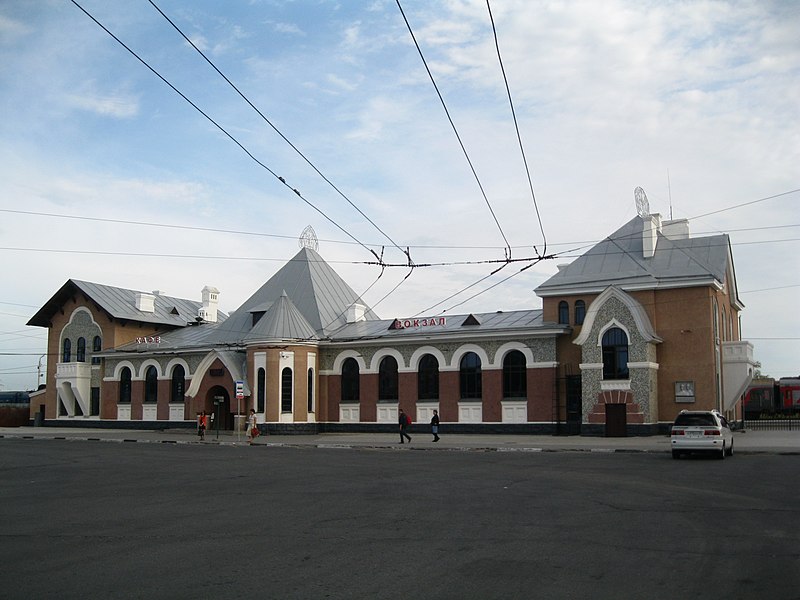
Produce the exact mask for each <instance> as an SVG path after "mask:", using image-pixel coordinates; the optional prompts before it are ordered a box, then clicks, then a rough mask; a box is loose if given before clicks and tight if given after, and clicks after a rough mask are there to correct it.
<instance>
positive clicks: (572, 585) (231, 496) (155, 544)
mask: <svg viewBox="0 0 800 600" xmlns="http://www.w3.org/2000/svg"><path fill="white" fill-rule="evenodd" d="M799 468H800V457H797V456H778V455H747V456H745V455H737V456H734V457H733V458H732V459H729V460H725V461H717V460H713V459H712V460H708V459H703V458H690V459H685V460H681V461H674V460H672V459H671V457H670V455H669V453H663V454H662V453H643V454H626V453H622V454H620V453H616V454H603V453H507V452H503V453H498V452H458V451H452V452H396V451H392V450H370V449H337V448H331V449H326V448H276V447H248V446H217V445H214V446H203V445H169V444H157V445H156V444H136V443H122V442H121V443H118V444H110V443H101V442H89V441H56V440H19V439H17V440H12V439H5V440H0V507H2V512H3V515H2V521H0V523H2V524H1V525H0V561H1V563H0V564H2V573H3V575H2V578H1V579H0V598H9V599H15V598H104V599H110V598H280V599H289V598H303V599H317V598H348V599H350V598H353V599H361V598H363V599H381V598H437V599H438V598H441V599H450V598H452V599H471V598H478V599H491V598H503V599H512V598H547V599H549V598H593V599H597V598H614V599H620V598H647V599H650V598H654V599H658V598H670V599H676V598H679V599H680V598H701V597H702V598H759V599H761V598H769V599H771V600H780V599H795V600H796V599H798V598H800V505H799V504H798V502H797V498H800V478H798V476H797V474H798V469H799Z"/></svg>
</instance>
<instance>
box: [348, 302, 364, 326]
mask: <svg viewBox="0 0 800 600" xmlns="http://www.w3.org/2000/svg"><path fill="white" fill-rule="evenodd" d="M366 310H367V307H366V306H364V305H363V304H351V305H350V306H348V307H347V322H348V323H358V322H359V321H366V319H365V318H364V313H365V312H366Z"/></svg>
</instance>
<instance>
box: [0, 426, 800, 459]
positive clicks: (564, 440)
mask: <svg viewBox="0 0 800 600" xmlns="http://www.w3.org/2000/svg"><path fill="white" fill-rule="evenodd" d="M2 439H34V440H75V441H103V442H141V443H163V444H204V445H214V444H217V445H246V444H247V439H246V438H245V435H244V433H238V434H237V433H234V432H231V431H221V432H219V436H217V432H216V431H213V430H211V431H208V432H206V439H205V441H203V442H201V441H200V439H199V438H198V437H197V434H196V433H195V432H194V430H187V429H167V430H162V431H153V430H132V429H76V428H71V427H70V428H66V427H65V428H59V427H0V440H2ZM398 441H399V440H398V436H397V435H395V434H388V433H326V434H321V435H266V436H264V435H262V436H259V437H258V438H257V439H256V441H255V443H254V445H256V446H267V447H270V446H278V447H290V448H291V447H316V448H371V449H392V450H439V451H442V450H446V451H473V452H609V453H610V452H664V453H667V452H669V451H670V443H669V437H667V436H648V437H626V438H605V437H585V436H552V435H468V434H454V435H447V433H446V432H443V433H442V438H441V441H439V442H437V443H433V442H432V441H431V435H430V434H429V433H423V432H416V433H414V435H413V438H412V442H411V443H406V444H402V445H401V444H399V443H398ZM734 450H735V453H742V454H748V453H769V454H790V455H800V431H752V430H746V431H737V432H735V433H734Z"/></svg>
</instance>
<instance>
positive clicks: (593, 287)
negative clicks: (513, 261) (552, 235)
mask: <svg viewBox="0 0 800 600" xmlns="http://www.w3.org/2000/svg"><path fill="white" fill-rule="evenodd" d="M643 227H644V222H643V219H642V218H641V217H639V216H637V217H634V218H633V219H632V220H630V221H629V222H628V223H626V224H625V225H623V226H622V227H621V228H620V229H618V230H617V231H615V232H614V233H612V234H611V235H610V236H608V237H607V238H606V239H604V240H602V241H600V242H598V243H597V244H595V245H594V246H593V247H592V248H591V249H589V250H588V251H587V252H585V253H584V254H583V255H581V256H580V257H578V258H577V259H575V260H574V261H573V262H572V263H570V264H569V265H567V266H565V267H562V268H561V270H560V271H559V272H558V273H556V274H555V275H553V276H552V277H551V278H550V279H548V280H547V281H545V282H544V283H543V284H541V285H540V286H539V287H537V288H536V290H535V291H536V294H537V295H538V296H540V297H545V296H556V295H564V294H576V293H582V294H585V293H599V292H601V291H602V290H604V289H605V288H607V287H608V286H609V285H615V286H618V287H620V288H622V289H625V290H634V289H653V288H657V287H690V286H696V285H714V284H716V285H721V284H722V282H724V281H725V275H726V270H727V269H728V266H729V264H728V263H729V257H730V251H729V250H730V240H729V238H728V236H727V235H726V234H720V235H712V236H703V237H695V238H687V239H670V238H668V237H666V236H665V235H663V234H662V233H660V232H659V233H658V234H657V236H658V241H657V243H656V249H655V253H654V255H653V256H652V258H644V256H643V247H642V246H643V245H642V230H643Z"/></svg>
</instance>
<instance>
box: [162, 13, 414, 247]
mask: <svg viewBox="0 0 800 600" xmlns="http://www.w3.org/2000/svg"><path fill="white" fill-rule="evenodd" d="M149 2H150V4H151V5H152V6H153V8H155V9H156V10H157V11H158V12H159V14H161V16H162V17H164V18H165V19H166V20H167V22H168V23H169V24H170V25H172V27H173V28H174V29H175V31H177V32H178V33H179V34H180V35H181V37H183V39H185V40H186V41H187V42H188V43H189V44H190V45H191V46H192V48H194V49H195V50H196V51H197V53H198V54H200V56H202V57H203V58H204V59H205V61H206V62H207V63H208V64H209V65H210V66H211V68H212V69H214V70H215V71H216V72H217V74H219V76H220V77H222V78H223V79H224V80H225V81H226V82H227V83H228V85H230V86H231V87H232V88H233V89H234V90H235V91H236V93H237V94H239V96H240V97H241V98H242V99H243V100H244V101H245V102H247V104H248V105H249V106H250V108H252V109H253V110H254V111H255V112H256V113H257V114H258V116H259V117H261V118H262V119H263V120H264V121H265V122H266V123H267V125H269V126H270V127H271V128H272V129H273V130H274V131H275V133H277V134H278V135H279V136H280V137H281V138H282V139H283V140H284V141H285V142H286V143H287V144H289V146H290V147H291V148H292V150H294V151H295V152H296V153H297V154H298V155H299V156H300V157H301V158H302V159H303V160H304V161H305V162H306V163H307V164H308V165H309V166H310V167H311V168H312V169H314V171H316V173H317V175H319V176H320V177H322V179H323V180H325V182H326V183H327V184H328V185H329V186H330V187H331V188H333V189H334V190H335V191H336V193H338V194H339V195H340V196H341V197H342V198H344V199H345V200H346V201H347V203H348V204H350V206H352V207H353V208H354V209H355V210H356V211H357V212H358V213H359V214H360V215H361V216H362V217H364V218H365V219H366V220H367V221H368V222H369V223H370V225H372V226H373V227H374V228H375V229H377V230H378V231H379V232H380V233H381V234H382V235H383V236H384V237H385V238H386V239H387V240H389V241H390V242H391V243H392V245H393V246H394V247H395V248H397V249H398V250H400V252H403V253H404V254H406V252H408V250H403V249H402V248H401V247H400V246H398V245H397V243H396V242H395V241H394V240H393V239H392V238H391V237H390V236H389V235H388V234H387V233H386V232H385V231H383V229H381V228H380V227H378V225H377V224H376V223H375V222H374V221H373V220H372V219H370V218H369V217H368V216H367V215H366V214H365V213H364V211H362V210H361V209H360V208H359V207H358V206H356V204H355V203H354V202H353V201H352V200H350V198H348V197H347V195H345V193H344V192H342V191H341V190H340V189H339V188H338V187H337V186H336V185H334V183H333V182H332V181H331V180H330V179H328V178H327V177H326V176H325V175H323V173H322V172H321V171H320V170H319V169H318V168H317V166H316V165H315V164H314V163H312V162H311V161H310V160H309V159H308V157H307V156H306V155H305V154H303V152H301V151H300V149H299V148H297V146H295V145H294V144H293V143H292V142H291V141H290V140H289V138H287V137H286V136H285V135H284V134H283V132H282V131H281V130H280V129H278V128H277V127H276V126H275V124H274V123H272V121H270V120H269V119H268V118H267V117H266V116H265V115H264V113H263V112H261V110H259V109H258V108H257V107H256V105H255V104H253V103H252V102H251V101H250V99H249V98H248V97H247V96H245V95H244V93H243V92H242V91H241V90H240V89H239V88H238V87H237V86H236V85H235V84H234V83H233V82H232V81H231V80H230V79H229V78H228V77H227V76H226V75H225V74H224V73H223V72H222V71H221V70H220V69H219V68H218V67H217V65H216V64H214V62H213V61H212V60H211V59H210V58H208V56H206V54H205V53H204V52H203V51H202V50H201V49H200V48H198V47H197V45H196V44H195V43H194V42H193V41H192V40H191V39H190V38H189V37H188V36H187V35H186V34H185V33H184V32H183V31H182V30H181V28H180V27H178V26H177V25H176V24H175V22H174V21H173V20H172V19H170V18H169V17H168V16H167V15H166V14H165V13H164V11H163V10H161V9H160V8H159V7H158V5H156V3H155V2H153V0H149ZM406 256H407V257H408V260H409V261H411V256H409V255H406Z"/></svg>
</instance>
